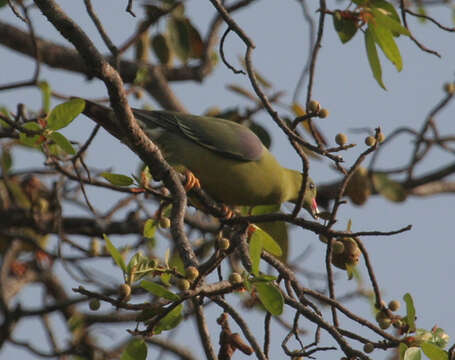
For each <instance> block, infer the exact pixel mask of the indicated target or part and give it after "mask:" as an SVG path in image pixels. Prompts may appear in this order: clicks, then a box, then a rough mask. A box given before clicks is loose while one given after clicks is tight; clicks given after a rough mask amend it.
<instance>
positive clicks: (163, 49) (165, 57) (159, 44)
mask: <svg viewBox="0 0 455 360" xmlns="http://www.w3.org/2000/svg"><path fill="white" fill-rule="evenodd" d="M151 45H152V49H153V52H154V53H155V55H156V57H157V58H158V60H159V62H160V63H161V64H163V65H169V64H170V63H171V60H172V53H171V49H170V48H169V44H168V40H167V39H166V37H165V36H164V35H163V34H160V33H158V34H156V35H155V36H154V37H153V38H152V40H151Z"/></svg>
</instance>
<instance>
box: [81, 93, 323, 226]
mask: <svg viewBox="0 0 455 360" xmlns="http://www.w3.org/2000/svg"><path fill="white" fill-rule="evenodd" d="M85 102H86V104H85V109H84V111H83V113H84V114H85V115H86V116H88V117H89V118H91V119H92V120H94V121H95V122H96V123H98V124H100V125H101V126H102V127H103V128H105V129H106V130H107V131H109V132H110V133H111V134H112V135H113V136H115V137H116V138H118V139H119V140H122V138H123V136H122V133H121V130H120V129H121V128H120V126H119V125H117V124H118V122H117V120H116V118H115V114H114V112H113V110H112V109H110V108H108V107H105V106H102V105H99V104H96V103H93V102H91V101H88V100H85ZM132 110H133V114H134V116H135V118H136V120H137V122H138V124H139V125H140V126H141V128H142V129H143V130H144V132H145V133H146V134H147V135H148V136H149V137H150V138H151V139H152V140H153V141H154V142H155V143H156V144H157V145H158V146H159V147H160V149H161V151H162V153H163V156H164V157H165V158H166V160H167V161H168V162H169V164H171V165H172V166H173V167H175V168H176V169H177V170H178V171H186V170H189V171H190V172H192V173H193V174H194V175H195V176H196V178H197V179H198V180H199V182H200V184H201V187H202V189H204V190H205V191H206V192H207V193H208V194H209V195H210V196H211V197H212V198H213V199H215V200H217V201H219V202H222V203H224V204H226V205H229V206H241V205H245V206H256V205H272V204H281V203H284V202H288V201H290V202H294V203H295V202H296V201H297V199H298V195H299V191H300V187H301V184H302V179H303V175H302V173H300V172H298V171H295V170H291V169H286V168H284V167H282V166H281V165H280V163H279V162H278V161H277V160H276V159H275V157H274V156H273V155H272V154H271V153H270V152H269V151H268V150H267V148H266V147H265V146H264V145H263V144H262V142H261V140H260V139H259V138H258V137H257V136H256V135H255V134H254V133H253V132H252V131H251V130H250V129H249V128H247V127H246V126H243V125H240V124H238V123H235V122H232V121H229V120H225V119H219V118H215V117H206V116H195V115H187V114H182V113H177V112H170V111H148V110H141V109H132ZM303 206H304V208H305V209H306V210H308V211H309V212H310V214H311V215H312V216H313V217H314V218H316V217H317V215H318V207H317V203H316V185H315V183H314V182H313V180H312V179H310V178H308V182H307V187H306V190H305V195H304V204H303Z"/></svg>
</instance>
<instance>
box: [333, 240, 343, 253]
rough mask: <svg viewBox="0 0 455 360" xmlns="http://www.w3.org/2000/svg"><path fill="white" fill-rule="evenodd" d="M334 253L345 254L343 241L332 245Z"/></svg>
mask: <svg viewBox="0 0 455 360" xmlns="http://www.w3.org/2000/svg"><path fill="white" fill-rule="evenodd" d="M332 251H333V253H334V254H342V253H344V244H343V243H342V242H341V241H335V242H334V243H333V245H332Z"/></svg>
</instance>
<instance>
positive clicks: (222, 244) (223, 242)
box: [218, 237, 231, 250]
mask: <svg viewBox="0 0 455 360" xmlns="http://www.w3.org/2000/svg"><path fill="white" fill-rule="evenodd" d="M229 246H231V243H230V241H229V239H227V238H224V237H223V238H220V239H218V249H220V250H227V249H229Z"/></svg>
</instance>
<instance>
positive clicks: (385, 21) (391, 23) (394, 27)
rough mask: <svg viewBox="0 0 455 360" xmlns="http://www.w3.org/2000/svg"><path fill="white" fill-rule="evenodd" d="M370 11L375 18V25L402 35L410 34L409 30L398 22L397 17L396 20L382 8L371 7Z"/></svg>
mask: <svg viewBox="0 0 455 360" xmlns="http://www.w3.org/2000/svg"><path fill="white" fill-rule="evenodd" d="M392 7H393V6H392ZM394 10H395V9H394ZM372 13H373V16H374V19H375V20H376V26H377V27H383V28H386V29H388V30H390V31H391V32H393V33H397V34H402V35H406V36H410V35H411V33H410V32H409V30H408V29H406V28H405V27H404V26H403V25H401V24H400V20H399V18H398V20H397V19H395V18H394V17H393V16H390V15H385V14H384V10H382V9H372Z"/></svg>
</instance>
